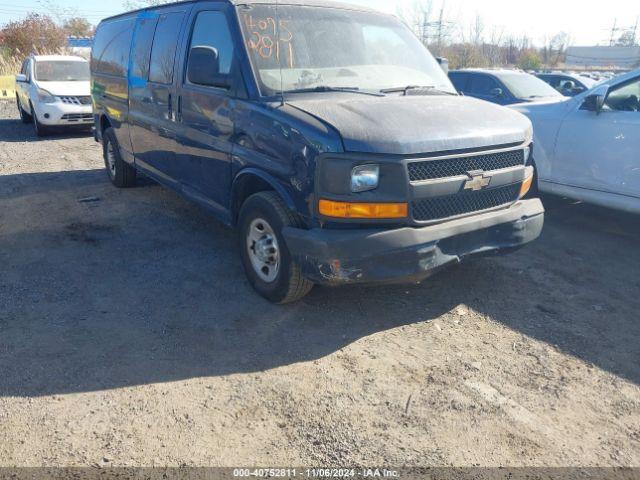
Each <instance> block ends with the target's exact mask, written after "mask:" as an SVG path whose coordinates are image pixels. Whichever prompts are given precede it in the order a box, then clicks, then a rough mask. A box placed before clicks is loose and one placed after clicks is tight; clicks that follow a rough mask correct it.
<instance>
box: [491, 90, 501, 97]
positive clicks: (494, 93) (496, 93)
mask: <svg viewBox="0 0 640 480" xmlns="http://www.w3.org/2000/svg"><path fill="white" fill-rule="evenodd" d="M490 93H491V96H492V97H501V96H502V95H503V94H504V92H503V91H502V89H501V88H493V89H492V90H491V92H490Z"/></svg>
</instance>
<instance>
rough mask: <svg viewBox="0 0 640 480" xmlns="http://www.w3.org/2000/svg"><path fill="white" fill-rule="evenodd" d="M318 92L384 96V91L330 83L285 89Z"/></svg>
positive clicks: (289, 91) (288, 91)
mask: <svg viewBox="0 0 640 480" xmlns="http://www.w3.org/2000/svg"><path fill="white" fill-rule="evenodd" d="M316 92H347V93H359V94H362V95H373V96H374V97H384V94H383V93H380V92H374V91H371V90H360V88H359V87H330V86H329V85H318V86H317V87H309V88H296V89H294V90H285V91H284V93H316Z"/></svg>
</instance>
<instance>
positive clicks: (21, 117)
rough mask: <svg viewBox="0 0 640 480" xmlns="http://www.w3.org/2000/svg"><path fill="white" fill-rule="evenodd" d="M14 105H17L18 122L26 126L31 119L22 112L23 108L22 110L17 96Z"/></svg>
mask: <svg viewBox="0 0 640 480" xmlns="http://www.w3.org/2000/svg"><path fill="white" fill-rule="evenodd" d="M16 103H17V105H18V112H19V113H20V120H22V123H25V124H28V123H31V122H33V117H32V116H31V115H29V114H28V113H27V112H25V111H24V108H22V102H20V98H19V97H17V96H16Z"/></svg>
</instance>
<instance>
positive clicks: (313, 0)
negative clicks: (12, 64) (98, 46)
mask: <svg viewBox="0 0 640 480" xmlns="http://www.w3.org/2000/svg"><path fill="white" fill-rule="evenodd" d="M198 1H202V0H184V1H180V2H173V3H166V4H163V5H157V6H153V7H145V8H140V9H138V10H132V11H130V12H124V13H121V14H119V15H115V16H113V17H108V18H105V19H103V20H102V22H105V21H109V20H114V19H117V18H120V17H125V16H128V15H132V14H135V13H138V12H146V11H153V10H156V9H158V8H165V7H171V6H173V5H185V4H186V5H188V4H190V3H198ZM207 1H211V0H207ZM213 1H217V2H219V3H228V4H230V5H258V4H262V5H276V1H275V0H213ZM277 4H278V5H279V6H281V7H283V6H288V5H301V6H308V7H324V8H339V9H342V10H358V11H362V12H375V13H380V12H379V11H378V10H375V9H373V8H368V7H363V6H360V5H353V4H350V3H342V2H334V1H326V0H282V1H279V2H277ZM102 22H101V23H102Z"/></svg>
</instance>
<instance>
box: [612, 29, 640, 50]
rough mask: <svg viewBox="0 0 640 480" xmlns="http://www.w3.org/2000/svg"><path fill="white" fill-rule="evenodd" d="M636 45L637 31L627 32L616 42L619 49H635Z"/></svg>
mask: <svg viewBox="0 0 640 480" xmlns="http://www.w3.org/2000/svg"><path fill="white" fill-rule="evenodd" d="M636 45H637V43H636V32H635V30H626V31H625V32H623V33H622V35H620V38H619V39H618V41H617V42H616V46H617V47H635V46H636Z"/></svg>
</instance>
